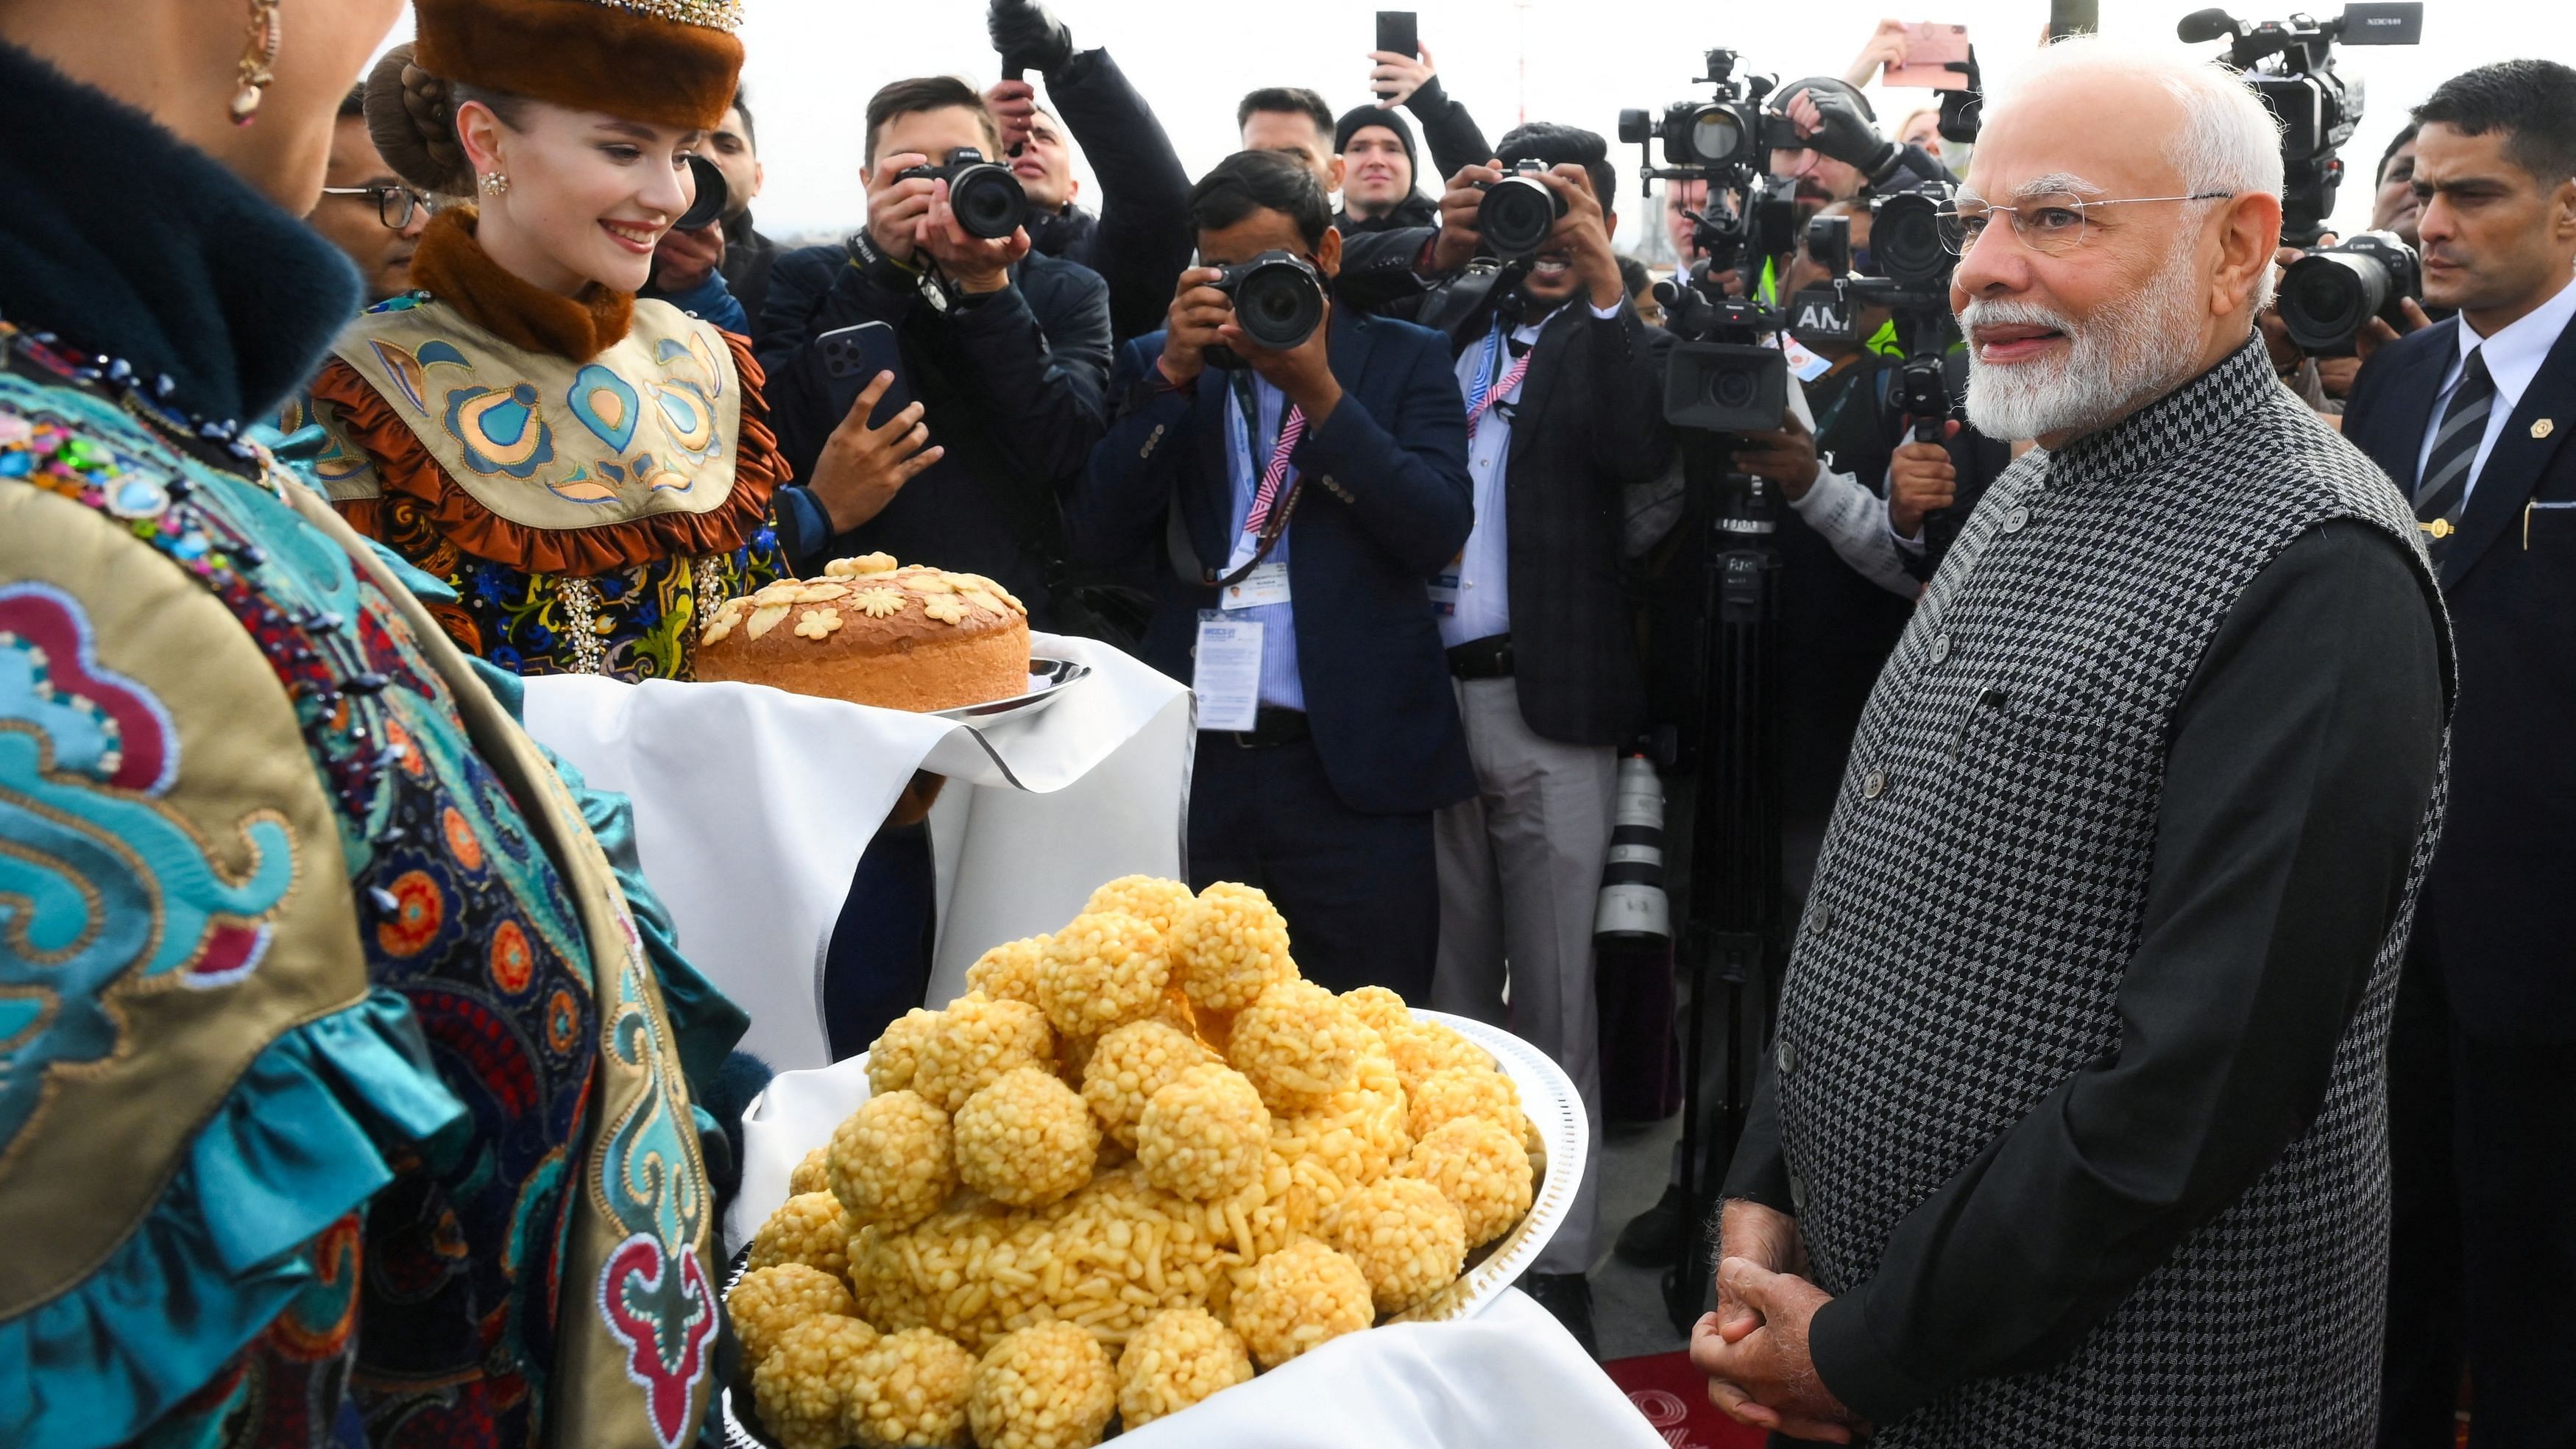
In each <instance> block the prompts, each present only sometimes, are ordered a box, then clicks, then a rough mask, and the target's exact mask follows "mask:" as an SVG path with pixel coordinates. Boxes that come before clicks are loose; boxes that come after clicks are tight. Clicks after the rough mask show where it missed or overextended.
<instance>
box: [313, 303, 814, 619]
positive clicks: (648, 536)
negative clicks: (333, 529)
mask: <svg viewBox="0 0 2576 1449" xmlns="http://www.w3.org/2000/svg"><path fill="white" fill-rule="evenodd" d="M719 335H721V336H722V337H723V338H724V341H725V348H726V350H727V351H728V352H730V353H731V354H732V355H733V370H734V380H735V382H736V384H737V385H738V386H739V387H741V389H742V430H741V433H740V435H739V436H738V437H737V438H736V439H735V440H734V455H733V491H732V492H731V493H729V494H727V495H726V497H725V501H724V502H723V503H721V504H719V505H717V506H716V507H715V508H712V509H710V510H708V511H707V512H704V513H659V514H654V515H652V516H650V517H645V518H633V519H626V520H623V521H621V522H617V523H603V524H600V525H597V526H596V527H592V528H531V527H529V526H528V525H526V524H523V523H514V522H512V521H511V520H509V519H506V518H503V517H501V516H500V515H499V514H497V513H494V512H493V511H492V510H491V509H489V508H487V507H485V506H484V505H483V504H482V503H481V501H479V500H477V499H476V498H475V497H474V496H473V495H472V494H470V493H468V492H466V491H465V490H464V489H463V488H461V487H459V486H457V484H456V481H455V480H454V479H452V478H450V477H448V475H447V470H446V469H444V468H442V467H440V466H439V463H438V460H437V459H436V458H434V457H432V456H431V455H430V452H429V449H427V448H425V447H423V446H422V445H421V442H420V439H419V437H418V436H416V435H415V434H414V433H413V432H412V429H411V425H410V424H408V423H406V422H404V421H403V420H402V417H401V415H400V414H398V413H396V412H395V411H394V409H393V406H392V404H390V403H388V402H386V401H385V399H384V396H383V395H382V394H380V393H378V392H377V391H376V390H375V388H374V387H373V386H371V385H369V384H368V382H367V380H366V379H365V378H363V377H361V376H359V375H358V371H357V369H356V368H353V367H351V366H349V364H348V363H346V362H343V361H342V360H340V359H339V358H337V357H334V358H332V359H330V361H328V362H326V363H324V364H323V367H322V371H321V374H320V375H319V376H317V377H316V378H314V380H313V397H314V399H315V400H316V401H319V402H326V403H329V404H330V405H331V407H332V409H333V410H334V411H335V412H336V413H337V414H338V419H339V425H340V428H341V429H342V431H343V432H345V433H346V435H347V436H348V439H349V441H350V442H351V443H353V444H355V445H356V446H357V447H358V448H359V449H361V450H362V451H364V452H365V453H366V455H367V458H368V461H370V462H371V463H373V464H374V465H375V469H376V477H377V479H378V481H379V483H380V484H381V485H382V487H383V490H384V492H383V496H382V497H379V498H372V499H356V500H351V501H346V502H342V503H340V504H339V505H338V507H339V509H340V512H341V515H342V516H343V517H345V518H347V519H348V520H349V525H350V526H351V527H352V528H355V529H357V530H358V531H359V532H361V533H364V534H366V535H368V536H369V537H371V538H376V539H379V540H382V539H383V538H384V536H385V535H384V526H383V524H384V520H383V512H384V506H385V502H386V500H387V499H390V498H395V497H400V498H406V499H409V500H411V501H412V502H413V503H415V504H417V505H418V506H419V510H420V512H421V513H422V514H424V515H425V516H426V517H427V519H428V521H429V523H430V524H431V526H432V527H434V528H435V529H436V530H437V531H438V533H439V534H440V535H441V536H442V537H444V538H446V539H447V540H448V541H449V542H451V543H453V544H454V545H455V546H456V547H457V548H458V549H459V550H461V551H463V552H465V553H469V554H472V555H473V556H475V557H476V558H482V559H489V560H491V561H492V562H494V563H499V564H505V565H508V566H510V567H512V568H518V569H524V570H526V571H528V572H530V573H548V574H570V575H574V576H576V577H593V576H596V575H600V574H605V573H609V572H611V571H613V570H616V569H620V568H627V567H631V566H633V565H636V564H645V563H652V562H655V561H656V560H659V559H665V558H669V557H672V556H674V555H678V554H692V555H694V554H705V553H730V552H732V551H733V550H734V549H737V548H740V547H741V546H743V545H744V544H745V543H747V542H749V541H750V540H751V537H752V536H753V535H754V534H756V533H758V532H759V531H760V530H761V529H762V528H764V527H766V526H767V525H768V523H769V521H770V506H771V499H772V497H773V496H774V495H775V494H776V493H777V491H778V489H779V488H780V487H781V486H783V485H784V484H786V483H787V482H788V481H789V480H790V479H791V478H792V477H793V476H794V474H793V470H791V469H790V468H789V467H788V465H787V460H786V459H785V458H783V457H781V456H779V452H778V435H777V434H776V433H774V432H772V431H771V430H770V427H769V399H768V397H767V395H766V393H765V391H764V388H765V386H766V384H767V382H768V376H767V374H765V373H763V372H762V371H761V368H760V364H759V362H757V361H756V360H754V359H753V357H752V355H751V340H750V339H749V338H747V337H742V336H739V335H737V334H735V333H732V332H721V331H720V333H719Z"/></svg>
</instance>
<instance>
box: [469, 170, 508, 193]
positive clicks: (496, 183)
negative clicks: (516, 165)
mask: <svg viewBox="0 0 2576 1449" xmlns="http://www.w3.org/2000/svg"><path fill="white" fill-rule="evenodd" d="M477 184H478V185H480V186H481V187H482V189H483V194H484V195H485V196H498V195H500V194H501V193H502V192H504V191H507V190H509V189H510V178H509V177H507V176H504V175H502V174H501V173H500V172H498V171H486V172H484V173H483V177H482V180H481V181H480V182H478V183H477Z"/></svg>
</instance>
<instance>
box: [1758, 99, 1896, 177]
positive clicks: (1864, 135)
mask: <svg viewBox="0 0 2576 1449" xmlns="http://www.w3.org/2000/svg"><path fill="white" fill-rule="evenodd" d="M1786 89H1787V91H1788V94H1789V96H1790V98H1792V99H1795V98H1796V96H1797V94H1798V93H1799V92H1800V91H1805V92H1806V93H1807V99H1808V100H1809V101H1812V102H1814V104H1815V107H1816V116H1817V122H1816V129H1815V130H1814V131H1813V132H1812V133H1810V134H1809V135H1808V137H1807V144H1808V145H1809V146H1810V147H1812V148H1813V149H1815V150H1816V151H1818V152H1820V153H1821V154H1823V155H1827V156H1831V157H1832V158H1834V159H1835V160H1837V161H1840V162H1842V163H1843V164H1844V165H1847V166H1850V167H1852V168H1853V169H1855V170H1857V171H1859V172H1860V174H1861V175H1863V176H1866V177H1868V178H1869V179H1870V180H1871V181H1873V182H1875V181H1879V180H1883V179H1884V175H1883V173H1885V172H1887V171H1889V170H1891V169H1893V167H1894V165H1895V162H1896V155H1897V147H1896V144H1895V143H1894V142H1892V141H1890V140H1888V139H1887V138H1886V137H1884V136H1881V135H1880V134H1879V133H1878V127H1877V126H1876V125H1875V124H1873V123H1872V122H1871V120H1870V118H1869V117H1868V116H1867V115H1865V114H1863V113H1862V111H1861V102H1860V101H1859V99H1858V98H1857V97H1855V96H1854V95H1852V94H1851V93H1850V92H1849V91H1847V90H1845V89H1844V88H1843V87H1842V86H1841V85H1840V83H1838V82H1824V81H1812V80H1810V81H1800V82H1799V83H1798V84H1796V85H1794V86H1789V87H1787V88H1786ZM1786 104H1787V102H1786V101H1784V102H1782V105H1783V106H1785V105H1786Z"/></svg>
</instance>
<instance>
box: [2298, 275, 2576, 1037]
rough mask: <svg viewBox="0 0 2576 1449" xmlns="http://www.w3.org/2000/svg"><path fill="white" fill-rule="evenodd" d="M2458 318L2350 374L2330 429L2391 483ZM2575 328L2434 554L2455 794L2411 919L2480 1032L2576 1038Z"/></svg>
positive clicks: (2427, 416)
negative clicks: (2447, 658) (2572, 745)
mask: <svg viewBox="0 0 2576 1449" xmlns="http://www.w3.org/2000/svg"><path fill="white" fill-rule="evenodd" d="M2459 325H2460V324H2459V323H2458V322H2457V321H2456V320H2453V321H2446V322H2439V323H2436V324H2434V325H2433V326H2431V327H2428V328H2425V329H2424V330H2423V331H2421V332H2418V333H2415V334H2414V335H2412V336H2409V337H2405V338H2402V339H2400V340H2398V341H2397V342H2394V343H2391V344H2389V345H2388V346H2386V347H2383V348H2381V349H2380V350H2379V351H2378V352H2377V353H2375V354H2374V355H2373V356H2372V357H2371V359H2370V361H2369V363H2368V364H2367V365H2365V366H2364V367H2363V368H2362V370H2361V375H2360V376H2359V377H2358V378H2356V379H2355V380H2354V382H2353V388H2352V395H2351V397H2350V398H2349V399H2348V400H2347V401H2346V403H2345V407H2344V418H2343V430H2344V436H2345V437H2347V438H2349V439H2351V440H2352V441H2353V442H2354V443H2355V444H2357V445H2359V446H2360V448H2361V449H2362V451H2363V452H2366V453H2368V454H2369V455H2370V456H2371V458H2372V459H2373V460H2375V461H2376V462H2377V463H2378V464H2379V466H2380V467H2381V468H2383V469H2385V470H2386V471H2387V473H2388V476H2389V477H2391V478H2393V479H2395V480H2396V481H2397V485H2398V487H2399V488H2401V489H2403V490H2405V491H2406V492H2408V493H2409V494H2411V493H2412V492H2413V491H2414V486H2415V481H2416V479H2415V460H2416V457H2417V455H2418V454H2419V453H2420V452H2421V450H2422V448H2423V443H2424V433H2425V429H2426V428H2427V427H2428V426H2429V425H2430V424H2431V423H2432V420H2433V403H2434V395H2435V394H2436V393H2437V392H2439V391H2440V389H2441V386H2442V377H2443V374H2444V373H2445V372H2447V371H2448V370H2449V368H2450V365H2451V362H2452V361H2453V360H2454V359H2455V358H2457V357H2458V356H2459V332H2458V328H2459ZM2571 433H2576V326H2571V327H2569V328H2568V329H2567V331H2565V332H2563V333H2561V334H2560V336H2559V338H2558V342H2557V344H2556V346H2554V347H2553V348H2551V350H2550V353H2549V359H2548V361H2547V362H2545V363H2544V364H2542V366H2541V369H2540V373H2539V375H2538V376H2536V377H2534V378H2533V379H2532V381H2531V386H2530V387H2529V388H2528V389H2526V390H2525V391H2524V393H2523V395H2522V401H2521V402H2520V403H2519V404H2517V405H2516V406H2515V408H2514V410H2513V416H2512V417H2511V418H2510V419H2509V420H2508V421H2507V422H2506V423H2505V426H2504V432H2503V433H2502V434H2501V435H2499V436H2498V437H2497V439H2496V444H2495V448H2494V450H2493V451H2492V452H2490V453H2489V454H2488V455H2487V461H2486V464H2485V466H2483V467H2482V468H2480V469H2479V470H2478V475H2477V479H2476V483H2475V485H2474V486H2473V487H2472V488H2471V489H2470V492H2469V502H2468V508H2467V510H2466V511H2465V512H2464V513H2463V514H2462V515H2461V517H2460V531H2459V533H2457V534H2456V535H2454V536H2453V537H2452V538H2451V540H2450V547H2449V548H2448V549H2447V550H2446V552H2445V554H2444V556H2443V560H2442V593H2443V596H2444V598H2445V599H2446V600H2447V601H2448V602H2449V604H2450V610H2451V629H2452V632H2453V634H2454V636H2455V637H2456V639H2457V643H2458V652H2459V670H2460V699H2459V708H2458V711H2457V713H2455V714H2454V715H2453V716H2452V719H2451V803H2450V813H2449V815H2448V816H2447V817H2446V818H2445V820H2444V822H2443V826H2442V844H2441V853H2440V854H2439V855H2438V856H2436V857H2435V859H2434V862H2433V870H2432V874H2431V876H2430V877H2429V878H2428V879H2427V880H2426V881H2425V884H2424V900H2423V904H2422V905H2421V906H2420V907H2419V908H2418V909H2417V912H2416V929H2417V931H2418V932H2424V933H2429V937H2430V940H2431V941H2432V943H2433V946H2434V951H2435V959H2437V960H2438V961H2439V962H2440V969H2441V971H2442V975H2443V983H2444V986H2445V988H2446V989H2447V992H2448V994H2449V997H2450V1001H2451V1008H2452V1011H2453V1012H2454V1013H2455V1014H2456V1016H2457V1017H2458V1018H2459V1020H2460V1021H2461V1023H2462V1024H2463V1025H2464V1026H2466V1027H2467V1028H2468V1029H2469V1030H2470V1031H2471V1032H2473V1033H2475V1034H2478V1035H2481V1036H2499V1037H2518V1038H2551V1039H2559V1040H2564V1039H2566V1038H2568V1037H2570V1036H2576V889H2571V886H2576V753H2571V752H2570V751H2569V750H2568V749H2566V748H2565V747H2564V744H2565V738H2566V734H2567V724H2568V721H2569V720H2570V718H2576V619H2571V617H2570V612H2571V611H2570V606H2571V605H2576V449H2570V448H2569V447H2568V446H2567V439H2568V435H2569V434H2571Z"/></svg>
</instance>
